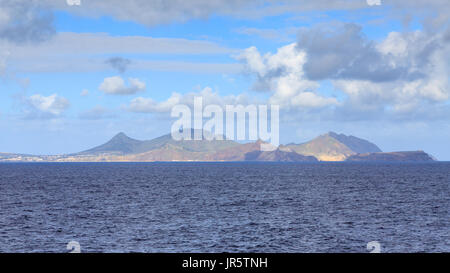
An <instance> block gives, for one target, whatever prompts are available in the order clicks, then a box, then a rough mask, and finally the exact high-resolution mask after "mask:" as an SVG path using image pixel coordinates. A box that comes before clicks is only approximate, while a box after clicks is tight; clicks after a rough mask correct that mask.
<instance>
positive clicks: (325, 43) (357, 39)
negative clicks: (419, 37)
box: [297, 23, 433, 82]
mask: <svg viewBox="0 0 450 273" xmlns="http://www.w3.org/2000/svg"><path fill="white" fill-rule="evenodd" d="M389 38H391V40H392V41H391V40H387V41H385V44H389V45H384V46H383V45H382V46H381V47H382V48H383V49H384V52H383V51H381V50H378V48H377V46H376V43H375V42H373V41H370V40H369V39H367V38H365V37H364V35H363V34H362V28H361V27H360V26H358V25H356V24H352V23H346V24H338V25H337V26H336V24H333V26H318V27H313V28H311V29H308V30H303V31H301V32H300V34H299V40H298V44H297V46H298V47H299V49H300V50H302V51H305V52H306V54H307V56H308V60H307V62H306V63H305V66H304V69H305V72H306V76H307V77H308V78H309V79H311V80H323V79H352V80H369V81H374V82H384V81H392V80H398V79H405V80H414V79H416V78H419V77H422V76H423V74H422V73H421V70H420V69H418V68H417V67H415V66H414V64H415V62H416V61H417V59H418V58H420V57H421V58H426V56H427V54H428V52H427V50H433V46H432V45H429V46H428V45H425V46H424V47H423V48H422V51H419V52H417V53H416V56H408V57H410V58H401V59H400V58H396V56H399V55H401V54H402V53H404V52H405V51H406V48H404V47H405V46H406V45H405V44H406V42H405V43H404V44H403V48H402V44H397V43H395V42H396V41H395V40H398V39H395V38H396V37H389ZM399 51H402V52H399ZM411 57H416V58H411ZM421 61H426V60H421Z"/></svg>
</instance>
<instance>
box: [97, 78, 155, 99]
mask: <svg viewBox="0 0 450 273" xmlns="http://www.w3.org/2000/svg"><path fill="white" fill-rule="evenodd" d="M128 83H129V85H128V86H127V85H126V84H125V80H124V79H122V77H120V76H114V77H109V78H105V79H104V80H103V82H102V83H101V84H100V86H99V88H98V89H99V90H100V91H103V92H104V93H106V94H110V95H132V94H136V93H138V92H142V91H144V90H145V88H146V84H145V82H142V81H141V80H139V79H136V78H128Z"/></svg>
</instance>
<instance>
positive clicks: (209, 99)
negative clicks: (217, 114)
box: [126, 87, 248, 113]
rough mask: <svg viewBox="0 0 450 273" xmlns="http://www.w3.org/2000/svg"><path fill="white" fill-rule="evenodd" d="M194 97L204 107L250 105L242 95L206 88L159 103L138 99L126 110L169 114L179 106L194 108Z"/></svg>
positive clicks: (149, 99)
mask: <svg viewBox="0 0 450 273" xmlns="http://www.w3.org/2000/svg"><path fill="white" fill-rule="evenodd" d="M194 97H202V98H203V105H211V104H215V105H220V106H225V105H238V104H243V105H246V104H248V100H247V97H246V96H245V95H243V94H241V95H237V96H236V95H228V96H221V95H220V94H219V93H218V92H214V91H213V90H212V89H211V88H210V87H206V88H204V89H202V90H200V91H199V92H190V93H187V94H180V93H176V92H175V93H173V94H172V95H171V96H170V97H169V98H168V99H167V100H165V101H162V102H157V101H155V100H153V99H151V98H144V97H138V98H135V99H133V100H132V101H131V102H130V104H129V105H128V106H126V110H128V111H130V112H136V113H169V112H170V111H171V110H172V108H173V107H174V106H175V105H177V104H184V105H188V106H190V107H193V103H194Z"/></svg>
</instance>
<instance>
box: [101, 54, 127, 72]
mask: <svg viewBox="0 0 450 273" xmlns="http://www.w3.org/2000/svg"><path fill="white" fill-rule="evenodd" d="M106 63H107V64H109V65H110V66H111V67H112V68H113V69H115V70H117V71H118V72H119V73H121V74H123V73H125V71H126V70H127V69H128V66H129V65H130V64H131V60H129V59H126V58H122V57H112V58H109V59H107V60H106Z"/></svg>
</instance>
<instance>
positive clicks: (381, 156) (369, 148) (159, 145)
mask: <svg viewBox="0 0 450 273" xmlns="http://www.w3.org/2000/svg"><path fill="white" fill-rule="evenodd" d="M187 130H189V129H187ZM190 133H191V137H193V136H194V133H195V130H193V129H190ZM201 133H202V139H201V140H180V141H176V140H174V139H173V138H172V136H171V134H166V135H163V136H160V137H157V138H154V139H151V140H137V139H134V138H131V137H129V136H127V135H126V134H125V133H123V132H120V133H118V134H116V135H115V136H113V137H112V138H111V139H110V140H109V141H107V142H106V143H104V144H102V145H99V146H96V147H94V148H91V149H88V150H85V151H82V152H79V153H75V154H69V155H54V156H33V155H19V154H11V153H9V154H6V153H3V154H2V153H0V161H3V162H155V161H214V162H216V161H217V162H220V161H280V162H282V161H283V162H286V161H288V162H318V161H347V162H354V161H411V162H417V161H433V160H434V158H433V157H432V156H431V155H428V154H426V153H425V152H423V151H422V152H421V153H418V152H393V153H383V152H382V151H381V149H380V148H379V147H378V146H377V145H376V144H374V143H372V142H370V141H368V140H365V139H361V138H358V137H355V136H351V135H350V136H347V135H344V134H337V133H335V132H329V133H326V134H323V135H320V136H318V137H316V138H314V139H312V140H311V141H308V142H305V143H302V144H294V143H290V144H287V145H280V146H279V147H277V149H276V150H274V151H272V152H263V151H261V145H262V144H265V142H263V141H260V140H258V141H256V142H250V143H244V144H241V143H237V142H235V141H232V140H226V138H225V137H223V136H221V138H223V139H224V140H216V139H213V140H208V139H209V138H206V137H205V136H206V135H207V134H211V133H209V132H206V131H202V132H201ZM209 136H211V135H209Z"/></svg>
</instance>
